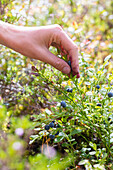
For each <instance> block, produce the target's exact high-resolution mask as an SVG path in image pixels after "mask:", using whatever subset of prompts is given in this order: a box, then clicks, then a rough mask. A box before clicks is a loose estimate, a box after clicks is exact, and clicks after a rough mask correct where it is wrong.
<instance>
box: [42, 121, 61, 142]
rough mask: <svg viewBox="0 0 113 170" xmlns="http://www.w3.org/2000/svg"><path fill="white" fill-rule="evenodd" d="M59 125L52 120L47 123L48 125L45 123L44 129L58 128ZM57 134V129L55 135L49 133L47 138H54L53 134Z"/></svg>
mask: <svg viewBox="0 0 113 170" xmlns="http://www.w3.org/2000/svg"><path fill="white" fill-rule="evenodd" d="M58 127H59V126H58V125H57V124H55V121H54V120H53V121H52V122H51V123H49V125H45V130H49V129H50V128H58ZM58 134H59V131H57V133H56V134H55V135H52V134H50V135H49V138H50V139H54V138H55V136H57V135H58Z"/></svg>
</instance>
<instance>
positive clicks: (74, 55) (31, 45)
mask: <svg viewBox="0 0 113 170" xmlns="http://www.w3.org/2000/svg"><path fill="white" fill-rule="evenodd" d="M0 44H2V45H4V46H6V47H9V48H11V49H13V50H15V51H17V52H19V53H21V54H22V55H24V56H27V57H30V58H34V59H37V60H40V61H43V62H46V63H48V64H50V65H52V66H53V67H55V68H56V69H58V70H59V71H61V72H63V73H64V74H67V75H68V76H70V72H71V69H70V66H69V65H68V64H67V63H66V62H65V61H64V60H62V59H60V58H58V57H57V56H55V55H54V54H52V53H51V52H50V51H49V47H50V46H54V47H56V48H59V49H60V51H61V55H67V58H68V60H70V61H71V66H72V73H73V76H75V75H76V76H77V78H79V77H80V74H79V61H78V48H77V46H76V45H75V44H74V42H73V41H72V40H71V39H70V38H69V37H68V35H67V34H66V33H65V32H64V31H63V29H62V28H61V27H60V26H59V25H49V26H40V27H24V26H23V27H22V26H15V25H12V24H8V23H5V22H2V21H0Z"/></svg>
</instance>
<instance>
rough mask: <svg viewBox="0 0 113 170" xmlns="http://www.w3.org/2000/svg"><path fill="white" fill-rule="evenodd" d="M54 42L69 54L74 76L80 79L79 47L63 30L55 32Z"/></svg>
mask: <svg viewBox="0 0 113 170" xmlns="http://www.w3.org/2000/svg"><path fill="white" fill-rule="evenodd" d="M53 41H54V42H55V43H56V44H58V45H59V46H60V47H61V49H62V51H66V52H67V54H68V59H69V60H70V61H71V65H72V71H73V76H75V75H77V78H79V77H80V75H79V60H78V48H77V46H76V45H75V44H74V42H73V41H72V40H71V39H70V38H69V37H68V35H67V34H66V33H65V32H64V31H63V30H62V29H58V30H57V31H55V32H54V40H53Z"/></svg>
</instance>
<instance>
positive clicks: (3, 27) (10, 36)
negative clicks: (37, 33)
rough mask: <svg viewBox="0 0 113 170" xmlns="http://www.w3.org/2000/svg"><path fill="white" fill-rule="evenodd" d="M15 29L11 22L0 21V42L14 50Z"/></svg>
mask: <svg viewBox="0 0 113 170" xmlns="http://www.w3.org/2000/svg"><path fill="white" fill-rule="evenodd" d="M16 37H17V30H16V29H15V27H14V26H13V25H11V24H8V23H4V22H2V21H0V44H2V45H4V46H6V47H9V48H12V49H14V50H16V48H17V47H16V43H15V41H14V40H15V39H16Z"/></svg>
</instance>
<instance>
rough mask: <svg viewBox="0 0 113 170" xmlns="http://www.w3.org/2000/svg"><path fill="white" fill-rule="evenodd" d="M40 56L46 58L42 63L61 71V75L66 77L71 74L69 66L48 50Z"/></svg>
mask: <svg viewBox="0 0 113 170" xmlns="http://www.w3.org/2000/svg"><path fill="white" fill-rule="evenodd" d="M42 55H43V56H46V58H44V62H46V63H48V64H50V65H52V66H53V67H55V68H56V69H57V70H59V71H61V72H62V73H64V74H67V75H68V74H69V73H70V72H71V69H70V67H69V65H68V64H67V63H66V62H65V61H64V60H62V59H60V58H58V57H56V56H55V55H54V54H52V53H51V52H50V51H49V50H48V49H47V50H46V51H45V52H43V54H42Z"/></svg>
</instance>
